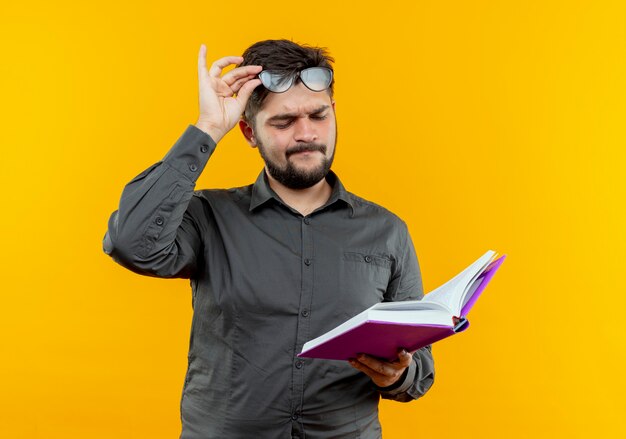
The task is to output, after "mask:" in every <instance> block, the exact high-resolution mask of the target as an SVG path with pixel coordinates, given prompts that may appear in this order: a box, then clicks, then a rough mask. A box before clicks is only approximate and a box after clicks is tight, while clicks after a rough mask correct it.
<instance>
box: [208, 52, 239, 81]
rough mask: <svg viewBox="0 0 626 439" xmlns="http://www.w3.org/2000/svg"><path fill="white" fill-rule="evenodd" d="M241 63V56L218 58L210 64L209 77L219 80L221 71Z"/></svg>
mask: <svg viewBox="0 0 626 439" xmlns="http://www.w3.org/2000/svg"><path fill="white" fill-rule="evenodd" d="M242 62H243V57H241V56H225V57H224V58H220V59H218V60H217V61H215V62H214V63H213V64H211V68H210V69H209V75H210V76H213V77H214V78H219V76H220V75H221V74H222V69H223V68H224V67H227V66H229V65H231V64H241V63H242Z"/></svg>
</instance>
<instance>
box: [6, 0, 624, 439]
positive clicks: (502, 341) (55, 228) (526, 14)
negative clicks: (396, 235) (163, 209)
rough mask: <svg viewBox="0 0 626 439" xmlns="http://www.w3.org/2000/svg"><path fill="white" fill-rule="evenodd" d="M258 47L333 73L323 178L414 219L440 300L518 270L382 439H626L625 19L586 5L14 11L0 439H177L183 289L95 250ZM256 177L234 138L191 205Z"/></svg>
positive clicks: (67, 6) (387, 417) (185, 304)
mask: <svg viewBox="0 0 626 439" xmlns="http://www.w3.org/2000/svg"><path fill="white" fill-rule="evenodd" d="M268 38H290V39H291V38H292V39H294V40H295V41H298V42H306V43H310V44H314V45H322V46H326V47H328V48H329V50H330V52H331V54H332V55H333V56H335V58H336V60H337V62H336V64H335V70H336V99H337V118H338V124H339V143H338V153H337V157H336V162H335V165H334V169H335V170H336V172H337V173H338V174H339V176H340V177H341V178H342V180H343V182H344V183H345V185H346V187H347V188H348V189H349V190H351V191H353V192H355V193H357V194H359V195H361V196H363V197H365V198H368V199H370V200H372V201H375V202H378V203H380V204H382V205H384V206H386V207H388V208H389V209H390V210H392V211H394V212H395V213H397V214H398V215H400V216H401V217H402V218H404V219H405V221H406V222H407V223H408V225H409V228H410V231H411V233H412V236H413V240H414V242H415V247H416V249H417V254H418V258H419V261H420V264H421V268H422V272H423V279H424V286H425V289H426V291H430V290H431V289H433V288H435V287H436V286H438V285H440V284H441V283H443V282H444V281H446V280H447V279H448V278H449V277H451V276H452V275H454V274H456V273H457V272H458V271H460V270H461V269H462V268H465V267H466V266H467V265H468V264H469V263H470V262H472V261H473V260H474V259H476V258H477V257H478V256H480V255H482V254H483V253H484V252H485V251H486V250H488V249H494V250H497V251H499V252H500V253H506V254H507V255H508V258H507V261H506V262H505V264H504V265H503V266H502V268H501V270H500V271H499V273H498V274H497V275H496V277H495V278H494V280H493V282H492V284H491V285H490V287H489V288H488V289H487V291H486V292H485V294H484V295H483V297H482V298H481V301H479V302H478V304H477V306H476V307H475V308H474V310H473V312H472V314H471V315H470V318H471V321H472V325H471V327H470V329H469V330H468V331H467V332H465V333H463V334H460V335H458V336H456V337H453V338H451V339H447V340H444V341H442V342H440V343H438V344H436V345H435V346H434V348H433V352H434V356H435V361H436V373H437V375H436V381H435V384H434V386H433V388H432V389H431V391H430V392H429V393H428V394H427V395H426V396H425V397H424V398H422V399H421V400H419V401H416V402H413V403H411V404H399V403H393V402H383V403H382V405H381V419H382V422H383V428H384V432H385V438H415V437H432V438H456V437H459V436H461V437H466V438H490V437H494V438H500V437H510V438H526V437H532V438H539V437H541V438H543V437H580V438H583V437H591V436H593V437H601V438H618V437H626V436H625V435H626V426H625V421H624V419H623V415H624V413H625V412H626V404H625V403H624V400H623V398H624V395H625V394H626V382H625V381H626V378H625V371H626V353H625V348H626V343H625V341H626V337H624V334H625V331H624V316H623V314H624V308H625V305H626V299H625V296H626V292H625V288H624V266H625V263H624V250H625V247H626V245H625V244H626V233H625V232H624V223H625V220H626V215H625V214H624V201H625V200H626V183H625V177H624V173H625V170H626V167H625V165H626V160H625V153H624V148H625V146H626V144H625V141H626V123H625V121H624V117H625V115H626V112H625V110H626V6H625V4H624V2H622V1H614V2H609V1H575V0H568V1H545V0H544V1H540V0H532V1H526V0H525V1H519V2H514V1H478V0H476V1H421V0H419V1H408V0H407V1H403V2H394V1H386V2H343V3H341V2H338V1H336V0H335V1H325V0H319V1H316V2H302V1H300V2H270V3H267V2H262V1H238V2H219V3H217V2H209V1H202V2H201V1H194V2H185V1H179V2H148V1H145V2H141V3H137V4H130V5H129V4H127V2H122V1H119V0H118V1H108V2H98V3H94V4H90V3H81V2H68V1H62V2H41V1H36V2H28V3H27V2H8V3H7V4H5V3H3V5H2V6H1V7H0V49H1V50H0V57H1V58H0V79H1V84H0V99H1V102H2V114H1V119H0V120H1V124H2V129H1V130H0V142H1V156H0V157H1V158H0V184H1V187H2V208H1V209H2V212H1V215H0V243H1V245H2V250H1V251H0V266H1V267H2V279H1V284H0V288H1V290H2V295H1V298H2V302H1V303H0V334H1V335H0V337H1V339H0V380H1V381H0V436H1V437H6V438H28V439H30V438H81V439H84V438H176V437H178V435H179V434H180V419H179V403H180V396H181V390H182V384H183V379H184V373H185V367H186V355H187V348H188V340H189V339H188V337H189V327H190V322H191V312H192V310H191V296H190V289H189V284H188V281H186V280H180V279H177V280H160V279H153V278H147V277H141V276H138V275H135V274H133V273H131V272H129V271H126V270H124V269H123V268H122V267H120V266H118V265H117V264H115V263H114V262H113V261H112V260H111V259H110V258H109V257H108V256H106V255H105V254H104V253H103V252H102V238H103V235H104V232H105V230H106V225H107V220H108V217H109V215H110V214H111V212H112V211H113V210H115V209H116V208H117V203H118V200H119V196H120V194H121V191H122V189H123V187H124V185H125V184H126V183H127V182H128V181H130V180H131V178H132V177H134V176H135V175H137V174H139V173H140V172H141V171H142V170H144V169H145V168H147V167H148V166H150V165H151V164H153V163H154V162H156V161H158V160H160V159H161V158H162V157H163V156H164V155H165V153H166V152H167V151H168V150H169V148H170V147H171V146H172V145H173V144H174V142H175V141H176V139H177V138H178V137H179V136H180V135H181V134H182V132H183V131H184V130H185V128H186V127H187V125H188V124H190V123H194V122H195V120H196V117H197V114H198V113H197V111H198V103H197V76H196V75H197V68H196V60H197V53H198V49H199V47H200V44H201V43H205V44H206V45H207V47H208V58H209V59H215V58H217V57H221V56H224V55H231V54H232V55H237V54H241V53H242V52H243V50H244V49H245V48H246V47H248V46H249V45H250V44H251V43H253V42H255V41H258V40H261V39H268ZM261 165H262V162H261V160H260V158H259V157H258V153H257V151H255V150H252V149H250V148H249V147H248V146H246V144H245V143H244V141H243V139H242V137H241V135H240V134H239V133H237V132H233V133H231V134H230V135H229V136H227V138H226V139H224V140H223V141H222V142H221V143H220V145H219V148H218V150H217V152H216V153H215V155H214V156H213V158H212V159H211V161H210V163H209V165H208V167H207V169H206V171H205V172H204V173H203V175H202V176H201V177H200V179H199V181H198V185H197V187H198V188H208V187H231V186H237V185H245V184H248V183H251V182H252V181H253V180H254V178H255V177H256V175H257V173H258V172H259V170H260V168H261Z"/></svg>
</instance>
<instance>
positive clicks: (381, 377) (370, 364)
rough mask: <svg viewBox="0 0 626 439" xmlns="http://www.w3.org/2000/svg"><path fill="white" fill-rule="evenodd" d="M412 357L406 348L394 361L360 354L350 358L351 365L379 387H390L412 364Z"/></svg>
mask: <svg viewBox="0 0 626 439" xmlns="http://www.w3.org/2000/svg"><path fill="white" fill-rule="evenodd" d="M412 358H413V357H412V356H411V354H409V353H408V352H407V351H405V350H402V351H401V352H400V354H399V356H398V359H397V360H395V361H392V362H388V361H381V360H378V359H376V358H374V357H371V356H369V355H365V354H359V355H358V356H357V358H356V359H351V360H350V365H351V366H352V367H354V368H355V369H358V370H360V371H361V372H363V373H364V374H365V375H367V376H369V377H370V378H371V379H372V381H374V384H376V385H377V386H378V387H389V386H391V385H392V384H394V383H395V382H396V381H398V380H399V379H400V377H401V376H402V374H403V373H404V370H405V369H406V368H407V367H409V365H410V364H411V361H412Z"/></svg>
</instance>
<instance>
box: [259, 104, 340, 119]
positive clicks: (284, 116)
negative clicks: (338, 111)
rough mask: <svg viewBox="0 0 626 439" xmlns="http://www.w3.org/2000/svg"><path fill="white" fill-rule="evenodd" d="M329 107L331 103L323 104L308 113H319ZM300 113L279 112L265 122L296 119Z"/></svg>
mask: <svg viewBox="0 0 626 439" xmlns="http://www.w3.org/2000/svg"><path fill="white" fill-rule="evenodd" d="M329 108H330V105H322V106H321V107H318V108H316V109H315V110H313V111H311V112H310V113H308V115H309V116H312V115H317V114H320V113H323V112H324V111H326V110H327V109H329ZM299 115H300V113H282V114H277V115H275V116H272V117H270V118H268V119H267V120H266V121H265V122H266V123H271V122H279V121H283V120H290V119H295V118H297V117H298V116H299Z"/></svg>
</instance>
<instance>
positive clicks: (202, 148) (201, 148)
mask: <svg viewBox="0 0 626 439" xmlns="http://www.w3.org/2000/svg"><path fill="white" fill-rule="evenodd" d="M208 150H209V148H207V146H206V145H202V146H201V147H200V151H201V152H207V151H208Z"/></svg>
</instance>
